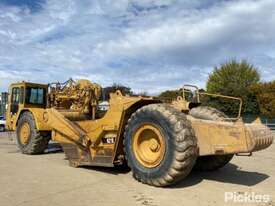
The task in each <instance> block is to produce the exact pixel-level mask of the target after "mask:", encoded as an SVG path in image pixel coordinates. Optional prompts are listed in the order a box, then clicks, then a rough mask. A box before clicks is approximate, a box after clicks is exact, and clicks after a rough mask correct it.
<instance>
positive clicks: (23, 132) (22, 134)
mask: <svg viewBox="0 0 275 206" xmlns="http://www.w3.org/2000/svg"><path fill="white" fill-rule="evenodd" d="M30 135H31V128H30V126H29V124H28V123H27V122H24V123H23V124H22V126H21V128H20V131H19V139H20V142H21V144H24V145H25V144H27V143H28V141H29V138H30Z"/></svg>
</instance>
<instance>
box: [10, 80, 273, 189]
mask: <svg viewBox="0 0 275 206" xmlns="http://www.w3.org/2000/svg"><path fill="white" fill-rule="evenodd" d="M183 91H185V90H184V89H183ZM196 92H197V96H198V91H196ZM10 94H11V95H10V96H9V105H8V111H7V126H8V129H10V130H15V131H16V134H17V144H18V147H19V149H20V150H21V152H22V153H24V154H39V153H43V151H44V150H45V149H46V148H47V144H48V142H49V140H50V139H52V140H55V141H58V142H59V143H60V144H61V146H62V148H63V150H64V152H65V155H66V156H67V158H68V160H69V163H70V165H71V166H74V167H78V166H84V165H85V166H89V165H90V166H93V165H97V166H107V167H112V166H115V165H122V164H125V163H127V164H128V166H129V167H130V168H131V169H132V173H133V177H134V178H135V179H137V180H138V181H141V182H143V183H146V184H149V185H154V186H166V185H170V184H174V183H176V182H178V181H179V180H182V179H184V178H185V177H186V176H187V175H188V174H189V173H190V171H191V170H192V169H193V168H195V169H199V170H215V169H218V168H221V167H223V166H224V165H226V164H227V163H228V162H229V161H230V160H231V159H232V157H233V156H234V154H239V155H241V154H251V153H252V152H255V151H258V150H262V149H265V148H267V147H268V146H270V145H271V144H272V141H273V137H272V134H271V132H270V130H269V129H268V128H267V127H266V126H264V125H262V124H245V123H243V122H242V121H241V118H240V116H239V117H238V118H237V119H235V120H233V119H229V118H228V117H227V116H226V115H225V114H223V113H222V112H220V111H218V110H216V109H214V108H210V107H202V106H200V103H199V99H197V101H196V102H188V101H187V100H186V99H185V95H184V93H183V95H182V96H179V97H178V98H177V99H176V100H174V101H172V102H169V103H165V102H164V101H163V100H160V99H156V98H153V97H141V96H127V95H123V94H122V93H121V92H120V91H116V92H115V93H111V94H110V99H109V101H108V102H100V96H101V88H100V86H99V85H97V84H93V83H91V82H89V81H88V80H79V81H77V82H74V81H73V80H69V81H68V82H66V83H64V84H60V83H54V84H50V85H42V84H34V83H28V82H21V83H15V84H12V85H11V86H10ZM209 95H210V94H209ZM227 98H233V97H227ZM233 99H234V98H233ZM235 99H236V98H235ZM240 101H241V100H240ZM240 108H241V105H240Z"/></svg>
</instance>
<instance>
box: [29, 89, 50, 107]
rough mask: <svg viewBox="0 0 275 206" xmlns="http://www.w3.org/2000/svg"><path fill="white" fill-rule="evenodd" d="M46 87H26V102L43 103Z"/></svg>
mask: <svg viewBox="0 0 275 206" xmlns="http://www.w3.org/2000/svg"><path fill="white" fill-rule="evenodd" d="M45 96H46V89H44V88H35V87H28V88H27V89H26V103H27V104H38V105H43V104H45V100H46V98H45Z"/></svg>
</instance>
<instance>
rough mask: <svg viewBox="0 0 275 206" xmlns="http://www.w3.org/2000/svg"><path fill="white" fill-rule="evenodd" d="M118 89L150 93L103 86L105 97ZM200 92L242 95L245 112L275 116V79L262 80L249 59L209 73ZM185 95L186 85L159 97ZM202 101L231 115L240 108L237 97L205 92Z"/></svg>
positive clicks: (114, 86) (121, 87) (234, 61)
mask: <svg viewBox="0 0 275 206" xmlns="http://www.w3.org/2000/svg"><path fill="white" fill-rule="evenodd" d="M116 90H121V91H122V93H123V94H128V95H146V93H140V94H135V93H134V92H133V91H132V90H131V88H130V87H127V86H123V85H121V84H113V85H112V86H110V87H105V88H104V89H103V99H104V100H108V99H109V94H110V93H111V92H115V91H116ZM200 92H207V93H213V94H222V95H228V96H234V97H240V98H241V99H242V100H243V105H242V115H263V116H266V117H269V118H274V117H275V80H274V81H271V82H263V81H261V76H260V73H259V71H258V69H257V68H255V67H254V66H253V65H252V64H249V63H248V62H247V61H245V60H242V61H236V60H232V61H229V62H226V63H224V64H221V65H220V66H217V67H215V68H214V70H213V71H212V72H211V73H210V74H209V76H208V79H207V82H206V90H203V89H201V90H200ZM182 94H183V91H182V88H179V89H175V90H166V91H163V92H161V93H160V94H159V95H158V96H159V97H160V98H164V99H175V98H176V97H177V96H180V95H182ZM186 95H188V93H187V94H186ZM200 100H201V103H202V105H207V106H211V107H214V108H217V109H219V110H221V111H223V112H224V113H226V114H227V115H229V116H236V114H237V113H238V110H239V107H238V106H239V102H238V101H236V100H231V99H224V98H219V97H218V98H217V97H211V96H207V95H201V96H200Z"/></svg>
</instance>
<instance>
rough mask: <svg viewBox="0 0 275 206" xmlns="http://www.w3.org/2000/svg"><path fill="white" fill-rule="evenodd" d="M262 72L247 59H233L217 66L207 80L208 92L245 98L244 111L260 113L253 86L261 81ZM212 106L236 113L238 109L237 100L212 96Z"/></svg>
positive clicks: (246, 112)
mask: <svg viewBox="0 0 275 206" xmlns="http://www.w3.org/2000/svg"><path fill="white" fill-rule="evenodd" d="M259 81H260V74H259V73H258V71H257V69H256V68H255V67H254V66H253V65H251V64H249V63H248V62H247V61H244V60H243V61H241V62H237V61H235V60H232V61H230V62H227V63H225V64H222V65H221V66H220V67H215V68H214V71H213V72H212V73H211V74H210V75H209V78H208V81H207V92H210V93H217V94H223V95H228V96H235V97H241V98H242V99H243V103H244V104H243V108H242V109H243V110H242V111H243V113H245V114H258V113H259V107H258V103H257V99H256V95H255V93H254V92H253V91H252V90H251V86H252V85H254V84H257V83H259ZM210 100H214V101H210V102H211V106H214V107H217V108H218V109H220V110H222V111H223V112H225V113H227V114H229V115H234V114H236V113H237V111H238V106H237V104H238V103H237V102H236V101H232V100H230V101H228V100H225V99H221V98H216V99H213V98H210Z"/></svg>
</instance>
